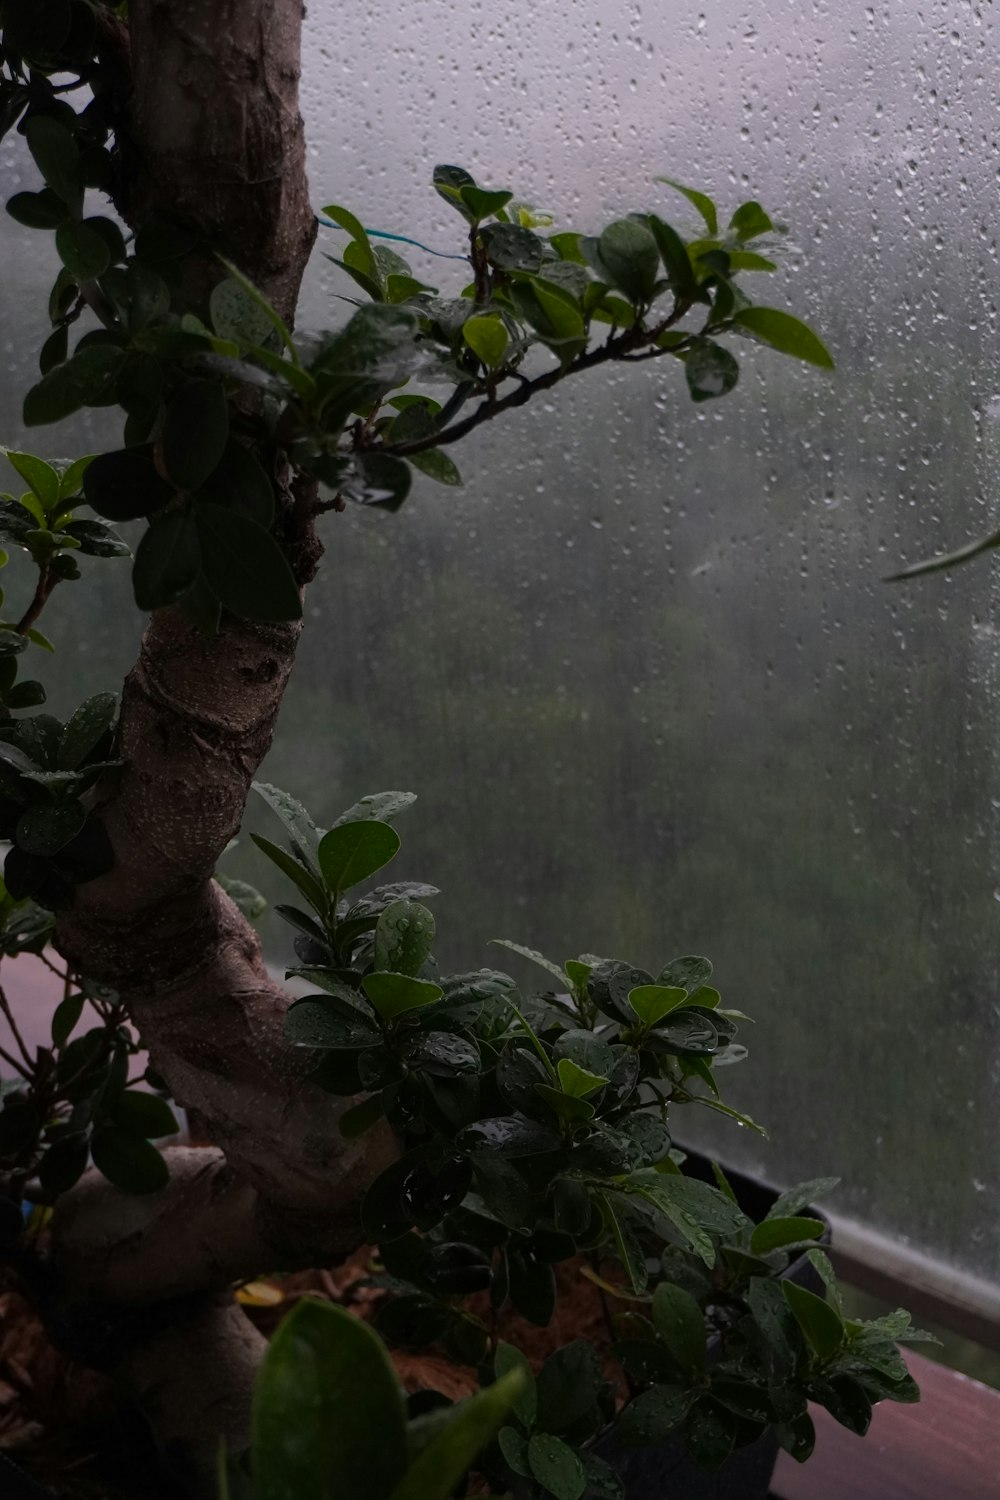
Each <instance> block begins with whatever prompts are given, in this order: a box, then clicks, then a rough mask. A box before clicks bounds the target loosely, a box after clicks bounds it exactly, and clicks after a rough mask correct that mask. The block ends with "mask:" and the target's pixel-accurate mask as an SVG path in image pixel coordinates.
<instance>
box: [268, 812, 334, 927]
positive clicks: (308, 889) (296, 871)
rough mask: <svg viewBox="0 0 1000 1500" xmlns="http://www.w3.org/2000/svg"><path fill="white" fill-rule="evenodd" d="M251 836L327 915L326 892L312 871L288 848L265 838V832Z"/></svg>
mask: <svg viewBox="0 0 1000 1500" xmlns="http://www.w3.org/2000/svg"><path fill="white" fill-rule="evenodd" d="M250 837H251V839H252V840H253V842H254V843H255V844H256V845H257V848H258V849H259V850H260V851H261V853H262V854H266V855H267V857H268V859H269V860H270V861H271V863H272V864H275V865H277V866H278V869H279V870H280V871H281V872H282V874H284V875H287V876H288V879H289V880H291V881H292V882H293V884H294V885H297V886H298V888H299V890H300V891H301V892H302V894H303V896H305V898H306V900H307V901H308V902H309V905H310V906H311V907H312V908H313V910H314V911H315V912H317V913H318V914H319V915H320V916H321V917H326V915H327V908H328V905H329V902H328V900H327V896H326V892H325V891H324V890H323V887H322V886H321V885H320V883H319V881H318V880H317V879H316V877H315V876H314V875H313V874H312V873H311V871H310V870H308V869H307V868H306V867H305V865H304V864H303V863H301V862H300V861H299V860H297V859H296V858H295V856H294V855H293V854H289V853H288V851H287V850H286V849H282V848H281V847H280V846H279V845H278V844H272V843H271V840H270V839H266V838H264V836H263V834H260V833H252V834H251V835H250Z"/></svg>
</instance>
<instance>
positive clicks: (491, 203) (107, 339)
mask: <svg viewBox="0 0 1000 1500" xmlns="http://www.w3.org/2000/svg"><path fill="white" fill-rule="evenodd" d="M95 9H96V8H95V4H94V3H92V0H41V3H39V5H37V6H31V5H30V4H29V3H28V0H6V3H5V4H4V7H3V10H2V12H0V128H4V129H10V128H14V127H16V129H17V130H18V131H19V132H20V133H21V134H22V135H23V136H24V138H25V141H26V143H27V146H28V149H29V151H30V153H31V155H32V158H33V160H34V163H35V166H36V168H37V170H38V173H39V175H40V179H41V186H40V187H39V188H38V189H37V190H36V191H24V192H19V193H16V194H15V195H14V196H13V197H12V198H11V199H10V200H9V202H8V203H7V210H8V212H9V213H10V214H11V215H12V216H13V217H14V218H15V219H17V220H18V222H20V223H22V224H24V225H26V226H28V227H30V228H34V229H38V230H43V231H48V232H50V233H52V234H53V235H54V240H55V247H56V251H57V254H58V256H59V259H60V262H61V269H60V271H59V274H58V276H57V278H56V281H55V284H54V286H53V287H52V290H51V294H50V297H49V317H50V321H51V327H52V332H51V334H50V335H49V337H48V338H47V339H46V341H45V344H44V346H43V348H42V350H41V354H40V358H39V366H40V379H39V380H38V382H37V383H36V384H35V385H34V386H33V387H32V388H31V389H30V390H29V391H28V393H27V395H26V397H25V402H24V420H25V422H26V423H27V424H28V425H39V424H44V423H51V422H56V421H59V420H61V419H62V418H64V417H66V416H69V415H70V414H72V413H73V412H75V411H77V410H79V409H80V408H82V407H88V406H96V407H106V406H118V407H120V408H121V409H122V410H123V412H124V414H125V422H124V430H123V446H122V447H121V448H120V449H118V450H116V451H113V452H110V453H105V454H101V455H99V456H98V457H97V458H95V459H94V460H93V462H92V463H91V464H90V466H89V468H88V470H87V474H86V478H85V482H84V489H85V495H86V499H87V502H88V503H89V504H90V505H91V506H92V507H93V508H94V509H95V510H96V511H97V513H98V514H99V515H100V516H102V517H104V518H106V519H109V520H112V521H129V520H145V521H146V522H148V529H147V530H146V532H145V534H144V535H143V537H142V539H141V541H140V542H139V544H138V547H137V549H136V555H135V562H134V568H133V584H134V591H135V597H136V602H137V604H138V605H139V607H140V609H149V610H152V609H160V608H163V607H166V606H169V605H175V604H176V605H180V606H181V607H182V608H184V609H185V610H186V611H187V612H188V613H189V615H190V616H191V617H192V619H194V620H195V621H196V622H197V624H198V625H199V626H200V627H201V628H203V629H205V630H207V631H214V630H216V629H217V628H218V624H219V619H220V614H221V611H222V610H227V611H229V612H230V613H232V614H234V615H237V616H241V617H243V618H247V619H251V620H260V621H284V620H295V619H298V618H299V617H300V616H301V603H300V599H299V591H298V588H297V585H296V579H295V577H294V574H293V570H292V567H291V566H290V564H289V560H288V556H287V553H286V550H285V545H284V542H285V532H286V522H287V514H286V512H287V510H288V505H289V501H288V493H287V486H286V488H285V490H283V491H282V492H281V494H280V500H281V503H280V504H276V499H277V498H278V491H277V489H276V483H275V475H276V473H277V472H278V471H279V470H281V469H282V465H283V463H284V457H285V456H287V458H288V459H290V460H291V463H292V466H293V472H294V473H297V474H298V475H299V476H300V477H302V476H304V477H306V478H307V479H308V480H310V481H315V482H316V483H318V484H319V485H322V486H323V487H324V488H325V489H326V490H328V491H330V492H331V494H332V496H333V497H334V498H333V500H332V501H331V502H323V501H316V502H314V503H313V504H314V508H313V513H316V512H317V511H318V510H322V509H331V508H342V507H343V505H344V504H345V503H346V502H347V501H352V502H356V503H360V504H364V505H373V506H380V507H385V508H388V509H396V508H398V506H400V505H401V504H402V503H403V501H404V500H405V499H406V497H407V495H408V493H409V491H410V489H411V485H412V480H413V474H414V471H415V470H416V471H419V472H422V473H423V474H425V475H427V476H429V477H430V478H432V479H434V480H436V481H437V482H439V483H442V484H445V485H449V486H454V485H457V484H459V483H460V482H461V479H460V475H459V471H458V468H457V467H456V465H455V463H454V461H453V459H452V457H451V455H450V452H449V451H448V449H449V446H450V445H451V444H453V443H455V442H457V441H459V440H460V439H461V438H463V437H465V436H467V435H468V434H469V433H470V432H472V431H473V430H474V429H475V428H476V427H477V426H479V425H481V424H482V423H483V422H485V421H488V420H492V419H493V418H494V417H496V416H498V415H500V414H501V413H502V412H505V411H508V410H512V409H514V408H516V407H517V406H520V405H523V404H524V403H525V402H526V401H528V400H530V399H531V398H532V397H533V396H535V395H537V394H539V393H540V392H541V391H543V390H546V389H549V388H550V387H551V386H553V385H554V384H556V383H557V382H558V381H560V380H562V379H564V378H566V377H568V376H569V375H572V374H575V373H578V372H581V371H583V370H586V369H591V368H595V367H597V366H599V365H601V364H604V363H606V362H608V361H626V362H627V361H635V360H652V359H668V360H671V361H679V362H680V363H681V365H682V366H683V369H684V373H685V378H686V383H687V387H688V390H689V392H690V395H691V397H692V398H693V399H694V400H695V401H699V402H701V401H707V400H711V399H714V398H717V397H719V396H722V395H725V394H726V393H727V392H729V391H731V390H732V389H733V387H734V386H735V384H736V382H737V379H738V375H739V361H738V358H737V356H736V354H735V353H734V352H733V349H732V348H731V347H730V346H729V341H730V338H731V337H732V339H739V338H742V339H750V340H754V341H756V342H763V343H766V344H768V345H770V346H771V347H772V348H775V349H777V350H779V351H781V352H782V353H785V354H788V355H791V356H793V357H795V358H798V359H802V360H806V361H808V362H811V363H813V364H816V365H819V366H821V367H824V368H829V367H830V365H831V363H832V362H831V360H830V356H829V354H828V353H827V351H826V349H825V347H824V346H823V344H822V343H821V341H820V340H819V339H818V338H817V336H816V335H815V334H814V333H813V332H812V331H811V330H810V329H809V328H807V327H806V325H805V324H803V323H801V322H800V321H799V320H797V319H796V318H794V317H793V316H792V315H791V314H789V313H786V312H784V311H781V310H780V309H776V308H772V307H768V306H760V305H757V304H755V303H753V302H752V300H751V298H750V296H749V294H748V293H747V291H746V290H745V288H744V285H743V282H742V280H741V278H742V277H743V276H745V275H748V274H752V273H768V272H771V271H773V270H774V269H775V268H776V262H775V261H774V260H772V259H771V258H770V255H769V254H765V253H763V250H765V249H766V250H768V251H769V250H770V246H771V241H772V240H774V239H776V237H777V234H778V231H777V229H776V226H775V225H774V223H773V221H772V219H771V218H770V216H769V215H768V214H767V213H766V212H765V211H764V209H763V208H761V206H760V205H759V204H758V203H756V202H755V201H753V200H751V201H748V202H746V203H743V204H741V205H740V206H739V207H738V208H737V209H736V210H735V212H734V213H733V214H732V215H731V217H730V219H729V222H728V224H727V225H726V227H725V228H721V227H720V220H719V214H718V210H717V208H716V206H715V204H714V203H713V202H712V200H711V199H710V198H708V196H707V195H706V194H704V193H702V192H700V191H698V190H695V189H691V188H687V187H684V186H682V185H679V184H676V183H673V182H671V181H670V180H669V179H666V178H661V179H658V182H659V183H660V184H661V185H663V184H666V185H667V186H668V187H669V188H670V189H671V191H675V190H679V191H680V193H682V194H683V195H684V196H685V197H686V199H687V200H688V202H689V204H690V205H692V206H693V207H694V208H695V209H696V210H697V211H698V213H699V214H700V215H701V216H702V219H703V221H704V222H703V225H702V227H701V228H700V229H699V230H698V231H697V232H696V233H694V234H693V235H690V236H687V237H685V236H684V235H683V234H682V233H681V232H680V231H679V230H678V229H677V228H675V227H674V226H673V225H672V224H671V223H669V222H668V221H667V219H665V218H663V217H662V216H661V215H660V214H659V213H658V212H648V211H642V212H635V213H632V214H630V215H628V216H627V217H623V218H619V219H615V220H613V221H612V222H611V223H609V224H607V225H605V226H604V227H603V228H602V229H600V231H599V232H597V233H594V234H585V233H578V232H576V231H572V230H555V231H552V229H551V219H550V218H549V217H548V216H547V215H542V214H538V213H536V212H534V211H533V210H531V209H530V208H528V207H527V206H526V205H524V204H517V203H515V202H514V201H513V194H512V193H511V191H509V190H508V189H491V188H485V187H482V186H481V185H479V184H477V183H476V182H475V180H474V179H473V177H472V176H471V174H470V173H468V172H467V171H466V170H465V169H463V168H461V167H456V166H439V167H437V168H436V169H435V172H434V180H433V185H434V188H435V190H436V192H437V193H438V194H439V196H440V197H441V198H443V199H444V201H445V202H447V203H448V204H449V206H450V207H452V208H453V209H455V210H456V212H457V215H458V216H459V218H460V220H461V223H462V228H463V232H464V234H465V238H466V244H465V256H464V259H466V261H467V263H468V272H467V275H468V278H469V279H468V280H467V281H466V284H465V285H459V286H456V287H454V288H450V289H448V290H446V291H445V292H444V293H442V292H441V291H440V290H439V289H438V288H437V287H433V286H430V285H429V284H427V283H426V282H424V281H422V280H421V279H419V278H418V277H416V276H415V275H414V274H413V271H412V269H411V267H410V265H409V263H408V262H407V261H406V260H405V259H404V257H403V256H402V255H401V254H400V253H399V250H398V249H397V248H395V246H394V247H393V248H390V247H389V246H387V245H386V244H384V243H381V242H380V240H381V239H382V238H384V237H383V236H379V235H376V234H373V233H372V232H369V231H368V230H366V229H365V228H364V226H363V224H362V223H361V221H360V220H359V219H358V218H357V217H356V216H355V215H354V214H353V213H352V212H351V211H350V210H348V209H347V208H344V207H342V206H340V205H337V204H332V205H329V206H328V207H327V208H326V209H324V211H323V217H324V218H325V221H326V222H327V223H329V224H332V225H334V226H335V227H336V228H337V229H339V230H340V231H341V232H342V233H343V234H345V235H346V237H347V238H346V243H345V244H344V246H343V247H342V249H341V251H340V253H339V254H334V255H331V256H330V257H329V258H330V259H332V260H333V261H334V262H335V263H336V265H337V266H338V267H339V268H340V269H341V270H342V271H343V272H344V273H345V274H346V275H347V276H349V277H350V278H352V279H353V281H354V283H355V284H356V286H357V288H358V290H359V292H360V293H361V294H362V295H363V298H364V299H365V300H364V301H361V302H359V304H358V306H357V309H356V311H355V312H354V314H353V316H352V317H351V318H350V320H349V321H348V323H347V324H346V326H344V327H341V328H339V329H333V330H328V331H322V332H320V333H318V334H316V335H315V336H312V337H309V338H301V337H296V336H295V335H293V333H292V331H291V330H290V329H289V328H288V326H287V325H286V323H285V322H284V321H283V319H282V318H281V316H280V315H279V313H278V312H277V311H276V310H275V309H274V308H273V307H272V306H271V305H270V303H269V302H268V301H267V299H266V298H265V297H264V296H263V294H262V293H261V291H260V290H259V289H258V288H257V287H256V286H255V285H254V284H253V282H252V281H251V280H249V279H248V277H247V276H246V275H245V274H244V272H243V271H242V270H241V269H240V268H239V267H238V266H237V265H235V264H233V263H232V262H231V261H225V260H222V259H221V257H218V256H217V255H216V254H215V247H213V246H211V245H209V244H207V243H206V242H205V240H204V238H203V236H202V235H201V233H200V232H199V231H198V229H197V228H196V227H195V226H192V225H190V224H183V223H175V222H169V221H166V220H158V219H150V220H148V221H145V222H142V223H140V224H138V225H137V226H136V233H135V234H134V236H130V235H127V234H126V233H125V232H123V229H122V227H121V226H120V224H119V223H118V222H117V220H116V219H115V218H114V217H111V216H108V215H105V214H93V213H90V212H89V211H88V205H89V197H88V194H90V193H92V192H93V191H95V190H96V191H98V192H104V193H105V194H107V195H109V196H111V197H112V198H114V196H115V193H116V188H117V186H118V184H117V181H116V172H117V163H118V154H117V150H116V147H117V141H116V138H115V126H116V120H115V117H114V114H113V109H112V107H111V103H110V102H109V101H110V99H111V96H112V95H113V90H111V89H104V88H103V87H102V86H101V83H102V80H101V71H100V63H99V62H98V61H97V60H96V58H95V55H94V50H95V35H96V33H95V20H94V18H95ZM67 18H69V21H68V22H67ZM67 25H68V29H67ZM63 74H68V75H70V77H75V78H76V79H77V82H78V83H79V84H80V85H83V84H89V85H90V86H91V87H92V89H93V95H92V98H91V99H90V102H88V103H87V104H86V105H85V107H83V108H82V109H75V108H74V107H73V105H72V104H70V103H69V101H68V98H67V94H68V93H71V92H72V90H73V88H74V87H75V86H76V85H74V84H69V85H66V84H62V83H59V84H57V83H55V82H53V78H54V77H55V76H57V75H58V76H60V77H61V76H62V75H63ZM389 238H391V239H393V240H394V241H395V242H397V243H398V242H404V241H405V240H406V236H403V235H395V236H390V237H389ZM458 258H459V259H461V258H463V257H462V256H459V257H458ZM192 266H197V267H198V274H197V275H192V274H191V268H192ZM206 267H209V268H211V267H214V273H213V274H209V275H208V276H207V277H206V274H205V269H206ZM206 281H207V283H208V287H209V289H208V290H207V291H206ZM81 319H83V320H84V322H85V325H86V328H85V331H84V332H83V334H82V336H80V337H75V338H74V335H75V330H76V325H77V324H78V322H79V321H80V320H81ZM539 357H540V358H541V360H542V362H543V366H544V367H543V368H541V369H540V370H538V368H537V367H538V364H539ZM427 385H436V386H445V387H446V388H448V390H447V392H446V393H445V394H444V395H443V396H442V397H441V399H439V398H438V395H437V394H431V393H430V392H429V391H427V390H426V389H424V387H425V386H427ZM282 472H283V470H282ZM50 519H55V520H57V519H58V518H48V519H46V518H43V519H42V520H40V522H39V527H38V528H34V529H36V530H38V531H39V532H44V531H47V530H48V531H51V529H52V528H51V526H50V525H49V520H50ZM82 524H87V523H76V522H73V523H71V527H70V530H69V531H67V530H66V529H65V528H62V529H61V530H60V531H59V532H58V533H53V535H58V537H59V538H60V540H59V541H58V543H56V542H53V540H52V538H51V537H43V536H41V535H39V536H37V537H34V538H29V539H28V541H29V544H30V546H31V547H32V549H33V551H34V552H35V553H36V554H37V559H36V560H38V561H39V563H40V565H42V564H43V563H45V562H46V558H47V554H46V550H45V549H46V548H55V550H56V552H57V553H58V555H57V556H55V557H54V559H53V563H52V565H53V567H57V568H66V569H71V568H72V562H73V559H72V558H71V557H69V556H68V553H67V549H69V548H70V547H72V546H73V542H72V541H69V540H67V538H68V537H69V536H72V535H74V532H73V530H72V527H73V526H75V527H76V528H77V529H76V533H75V535H76V538H77V541H78V543H79V546H80V547H81V549H82V548H83V540H82V537H81V535H80V532H79V526H80V525H82ZM89 524H90V526H91V527H93V525H94V524H95V523H89ZM296 524H297V525H300V524H301V517H300V518H299V520H298V521H297V522H296ZM26 534H27V533H26V529H25V528H22V536H26ZM95 535H96V533H95ZM67 576H70V575H69V574H67Z"/></svg>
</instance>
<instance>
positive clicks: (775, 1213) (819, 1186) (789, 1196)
mask: <svg viewBox="0 0 1000 1500" xmlns="http://www.w3.org/2000/svg"><path fill="white" fill-rule="evenodd" d="M839 1186H840V1178H839V1177H813V1178H810V1180H809V1181H808V1182H799V1183H796V1185H795V1186H794V1187H790V1188H786V1189H785V1191H784V1192H783V1193H781V1194H779V1196H778V1197H777V1198H776V1199H775V1200H774V1202H773V1203H772V1205H771V1207H770V1209H769V1210H768V1213H767V1217H768V1218H769V1219H787V1218H788V1217H789V1216H791V1215H794V1214H798V1213H801V1211H802V1209H804V1208H805V1207H806V1206H807V1205H808V1204H810V1203H812V1202H814V1200H815V1199H817V1198H825V1197H826V1196H827V1194H828V1193H832V1192H833V1190H834V1189H835V1188H837V1187H839Z"/></svg>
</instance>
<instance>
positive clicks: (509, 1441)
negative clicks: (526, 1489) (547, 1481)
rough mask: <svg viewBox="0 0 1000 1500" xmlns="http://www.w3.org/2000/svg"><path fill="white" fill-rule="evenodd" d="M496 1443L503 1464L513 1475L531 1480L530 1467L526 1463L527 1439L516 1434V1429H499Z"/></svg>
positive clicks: (518, 1433)
mask: <svg viewBox="0 0 1000 1500" xmlns="http://www.w3.org/2000/svg"><path fill="white" fill-rule="evenodd" d="M497 1443H498V1444H499V1446H500V1452H501V1453H502V1454H503V1458H504V1463H505V1464H506V1465H507V1467H508V1468H509V1469H512V1470H513V1472H514V1473H515V1474H520V1475H521V1477H522V1479H531V1478H532V1473H531V1467H530V1465H529V1463H528V1439H527V1438H526V1437H525V1436H524V1435H523V1433H520V1432H518V1430H517V1428H516V1427H501V1429H500V1431H499V1432H498V1433H497Z"/></svg>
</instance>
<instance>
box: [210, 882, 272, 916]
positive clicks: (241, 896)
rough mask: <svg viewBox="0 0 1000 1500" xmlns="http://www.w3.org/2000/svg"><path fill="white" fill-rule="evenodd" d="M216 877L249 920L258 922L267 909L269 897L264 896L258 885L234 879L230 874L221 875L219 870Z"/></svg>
mask: <svg viewBox="0 0 1000 1500" xmlns="http://www.w3.org/2000/svg"><path fill="white" fill-rule="evenodd" d="M215 879H216V883H217V884H218V885H220V886H221V887H222V889H223V890H224V891H225V893H226V895H227V896H228V897H229V899H230V901H232V902H233V904H234V906H235V907H236V908H237V910H238V911H239V912H241V914H242V915H243V916H244V917H246V919H247V921H248V922H256V920H257V918H258V917H262V916H263V915H264V913H265V912H266V911H267V905H268V902H267V897H266V896H262V895H261V893H260V891H259V890H258V889H257V887H256V886H253V885H249V884H248V883H247V881H245V880H234V879H233V878H232V877H231V876H229V875H220V874H219V872H218V871H216V874H215Z"/></svg>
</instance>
